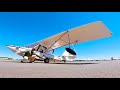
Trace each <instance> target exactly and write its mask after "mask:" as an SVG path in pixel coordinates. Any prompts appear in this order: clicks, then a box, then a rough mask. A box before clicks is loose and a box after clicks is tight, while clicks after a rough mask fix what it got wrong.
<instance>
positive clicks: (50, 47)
mask: <svg viewBox="0 0 120 90" xmlns="http://www.w3.org/2000/svg"><path fill="white" fill-rule="evenodd" d="M68 32H69V31H66V32H65V33H63V34H62V35H61V36H60V37H59V38H58V39H57V40H56V41H55V42H54V43H53V44H52V45H51V46H50V47H49V48H47V50H49V49H50V48H51V47H52V46H53V45H54V44H55V43H56V42H57V41H58V40H60V39H61V38H62V37H63V36H64V35H65V34H66V33H68ZM47 50H46V51H47ZM46 51H45V52H46Z"/></svg>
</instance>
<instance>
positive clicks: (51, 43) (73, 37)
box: [27, 21, 112, 51]
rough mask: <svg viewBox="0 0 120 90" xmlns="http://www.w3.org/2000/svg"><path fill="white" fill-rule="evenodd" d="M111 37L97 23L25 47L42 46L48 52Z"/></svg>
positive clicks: (109, 33) (99, 23) (100, 23)
mask: <svg viewBox="0 0 120 90" xmlns="http://www.w3.org/2000/svg"><path fill="white" fill-rule="evenodd" d="M111 35H112V33H111V32H110V31H109V30H108V28H107V27H106V26H105V25H104V24H103V23H102V22H101V21H97V22H93V23H90V24H87V25H83V26H79V27H76V28H73V29H70V30H68V31H65V32H62V33H59V34H57V35H54V36H52V37H49V38H46V39H44V40H41V41H38V42H35V43H33V44H30V45H27V47H35V46H37V45H38V44H42V45H43V46H45V47H46V48H47V49H48V51H49V50H52V49H56V48H59V47H62V46H66V45H69V44H73V43H80V42H86V41H90V40H96V39H101V38H105V37H109V36H111Z"/></svg>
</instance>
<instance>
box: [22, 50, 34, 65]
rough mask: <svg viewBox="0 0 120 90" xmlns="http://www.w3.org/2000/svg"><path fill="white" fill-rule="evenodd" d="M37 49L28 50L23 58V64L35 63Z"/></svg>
mask: <svg viewBox="0 0 120 90" xmlns="http://www.w3.org/2000/svg"><path fill="white" fill-rule="evenodd" d="M34 51H35V48H32V50H26V52H25V54H24V56H23V58H24V60H22V61H21V62H26V60H28V61H29V63H32V62H34V61H35V57H36V55H35V54H34Z"/></svg>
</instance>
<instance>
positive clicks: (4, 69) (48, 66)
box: [0, 60, 120, 78]
mask: <svg viewBox="0 0 120 90" xmlns="http://www.w3.org/2000/svg"><path fill="white" fill-rule="evenodd" d="M0 78H120V60H114V61H81V62H67V63H60V62H56V63H53V62H50V63H44V62H35V63H20V61H17V60H13V61H5V60H0Z"/></svg>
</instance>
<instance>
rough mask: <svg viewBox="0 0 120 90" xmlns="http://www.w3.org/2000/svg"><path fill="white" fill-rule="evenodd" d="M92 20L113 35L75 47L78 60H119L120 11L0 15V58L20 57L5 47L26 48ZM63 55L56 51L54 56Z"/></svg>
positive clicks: (6, 13)
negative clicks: (106, 28)
mask: <svg viewBox="0 0 120 90" xmlns="http://www.w3.org/2000/svg"><path fill="white" fill-rule="evenodd" d="M94 21H102V22H103V23H104V24H105V25H106V26H107V27H108V28H109V30H110V31H111V32H112V34H113V35H112V37H109V38H104V39H99V40H94V41H89V42H84V43H80V44H77V45H76V46H75V50H76V52H77V53H78V57H79V58H110V57H112V56H113V57H120V33H119V31H120V12H0V56H3V57H4V56H8V57H12V58H21V57H20V56H18V55H17V54H15V53H13V52H12V51H10V50H9V49H8V48H6V47H5V45H17V46H24V45H28V44H30V43H33V42H36V41H39V40H42V39H45V38H47V37H50V36H52V35H55V34H58V33H60V32H63V31H65V30H68V29H71V28H74V27H77V26H80V25H84V24H87V23H91V22H94ZM63 52H64V48H60V49H57V50H55V55H61V54H62V53H63Z"/></svg>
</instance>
